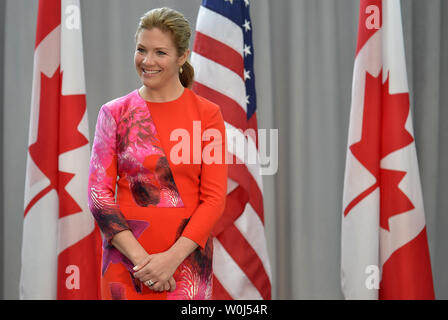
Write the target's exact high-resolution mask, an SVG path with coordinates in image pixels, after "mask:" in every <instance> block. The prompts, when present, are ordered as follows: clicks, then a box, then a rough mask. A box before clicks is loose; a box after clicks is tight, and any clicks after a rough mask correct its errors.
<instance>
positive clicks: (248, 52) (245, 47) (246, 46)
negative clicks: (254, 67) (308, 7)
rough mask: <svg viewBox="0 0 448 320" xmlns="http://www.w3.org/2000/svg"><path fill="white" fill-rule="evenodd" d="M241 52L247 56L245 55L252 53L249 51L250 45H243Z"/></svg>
mask: <svg viewBox="0 0 448 320" xmlns="http://www.w3.org/2000/svg"><path fill="white" fill-rule="evenodd" d="M243 52H244V56H247V55H251V54H252V52H251V51H250V46H248V45H246V44H245V45H244V49H243Z"/></svg>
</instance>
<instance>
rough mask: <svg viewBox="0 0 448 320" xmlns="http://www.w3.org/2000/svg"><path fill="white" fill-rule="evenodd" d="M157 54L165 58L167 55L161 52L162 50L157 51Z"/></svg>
mask: <svg viewBox="0 0 448 320" xmlns="http://www.w3.org/2000/svg"><path fill="white" fill-rule="evenodd" d="M157 54H158V55H161V56H163V55H165V54H166V53H165V52H163V51H160V50H159V51H157Z"/></svg>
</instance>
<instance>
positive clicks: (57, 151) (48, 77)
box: [20, 0, 100, 299]
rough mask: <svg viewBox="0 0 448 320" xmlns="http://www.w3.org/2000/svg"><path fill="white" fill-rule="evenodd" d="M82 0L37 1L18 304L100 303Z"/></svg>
mask: <svg viewBox="0 0 448 320" xmlns="http://www.w3.org/2000/svg"><path fill="white" fill-rule="evenodd" d="M83 64H84V62H83V53H82V35H81V12H80V6H79V0H40V1H39V11H38V18H37V32H36V45H35V53H34V69H33V90H32V98H31V115H30V131H29V149H28V156H27V171H26V182H25V201H24V208H25V212H24V213H25V215H24V223H23V242H22V268H21V276H20V298H21V299H97V298H98V293H99V286H98V285H99V268H100V260H99V253H98V252H97V251H96V249H97V248H98V245H99V243H100V234H99V230H98V228H97V227H95V223H94V219H93V217H92V215H91V214H90V211H89V208H88V206H87V179H88V173H89V158H90V146H89V128H88V119H87V108H86V98H85V92H86V90H85V79H84V66H83Z"/></svg>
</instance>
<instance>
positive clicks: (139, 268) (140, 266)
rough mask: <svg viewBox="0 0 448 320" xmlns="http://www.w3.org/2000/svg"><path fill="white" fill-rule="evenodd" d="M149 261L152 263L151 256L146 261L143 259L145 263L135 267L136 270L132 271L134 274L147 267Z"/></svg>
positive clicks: (142, 262)
mask: <svg viewBox="0 0 448 320" xmlns="http://www.w3.org/2000/svg"><path fill="white" fill-rule="evenodd" d="M149 261H151V255H148V256H147V257H146V258H145V259H143V261H141V262H139V264H137V265H136V266H134V268H132V270H134V271H135V272H134V274H135V273H137V272H138V271H140V270H141V269H142V268H143V267H144V266H146V265H147V264H148V263H149Z"/></svg>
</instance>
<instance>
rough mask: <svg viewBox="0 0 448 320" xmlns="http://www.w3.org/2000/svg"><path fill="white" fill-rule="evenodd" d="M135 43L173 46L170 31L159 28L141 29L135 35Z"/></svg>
mask: <svg viewBox="0 0 448 320" xmlns="http://www.w3.org/2000/svg"><path fill="white" fill-rule="evenodd" d="M137 44H142V45H144V46H152V47H165V48H171V47H174V42H173V38H172V35H171V33H170V32H166V31H162V30H160V29H159V28H152V29H149V30H148V29H143V30H142V31H141V32H140V33H139V35H138V37H137Z"/></svg>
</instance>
